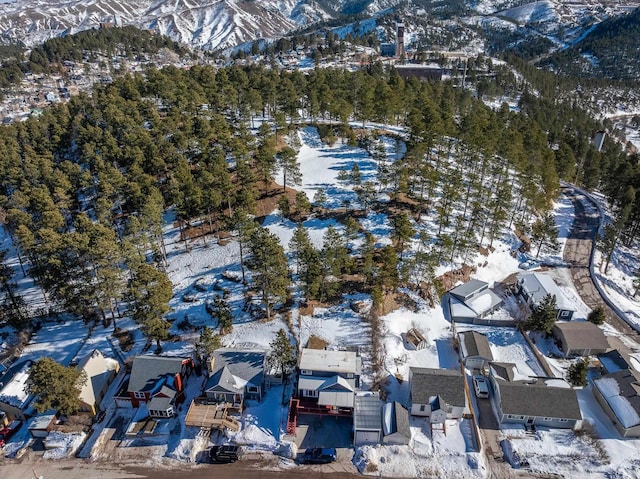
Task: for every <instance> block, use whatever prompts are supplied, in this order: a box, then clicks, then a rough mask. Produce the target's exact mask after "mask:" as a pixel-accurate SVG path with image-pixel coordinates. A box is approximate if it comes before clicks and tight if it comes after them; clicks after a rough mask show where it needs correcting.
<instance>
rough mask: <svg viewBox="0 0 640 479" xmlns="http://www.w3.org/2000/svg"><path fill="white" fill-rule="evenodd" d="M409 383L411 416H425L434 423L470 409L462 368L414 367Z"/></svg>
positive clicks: (454, 417) (460, 414)
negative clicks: (458, 369) (460, 369)
mask: <svg viewBox="0 0 640 479" xmlns="http://www.w3.org/2000/svg"><path fill="white" fill-rule="evenodd" d="M409 382H410V385H411V386H410V388H411V415H412V416H425V417H429V418H430V420H431V422H433V423H443V422H444V420H446V419H459V418H461V417H462V416H463V414H466V413H467V412H469V406H468V403H467V395H466V392H465V379H464V376H463V375H462V373H461V372H460V371H457V370H453V369H432V368H411V369H410V372H409Z"/></svg>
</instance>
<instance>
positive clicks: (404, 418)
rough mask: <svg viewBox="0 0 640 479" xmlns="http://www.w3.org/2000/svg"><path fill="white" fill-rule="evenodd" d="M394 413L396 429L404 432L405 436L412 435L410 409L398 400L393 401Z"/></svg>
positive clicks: (401, 432)
mask: <svg viewBox="0 0 640 479" xmlns="http://www.w3.org/2000/svg"><path fill="white" fill-rule="evenodd" d="M393 413H394V417H393V419H394V421H393V425H394V426H395V431H396V432H398V433H400V434H402V435H403V436H405V437H409V438H410V437H411V430H410V429H409V411H408V410H407V408H405V407H404V406H403V405H402V404H400V403H399V402H398V401H395V402H394V403H393Z"/></svg>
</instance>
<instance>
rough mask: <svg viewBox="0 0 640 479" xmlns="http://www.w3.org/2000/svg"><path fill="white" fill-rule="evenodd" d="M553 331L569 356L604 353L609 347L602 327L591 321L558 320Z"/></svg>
mask: <svg viewBox="0 0 640 479" xmlns="http://www.w3.org/2000/svg"><path fill="white" fill-rule="evenodd" d="M552 332H553V336H554V337H555V338H556V339H557V340H558V341H560V347H561V349H562V351H563V352H564V355H565V356H567V357H568V356H589V355H592V354H602V353H606V352H607V350H608V349H609V342H608V341H607V337H606V336H605V335H604V333H603V332H602V329H600V328H599V327H598V326H596V325H595V324H593V323H590V322H589V321H578V322H570V323H569V322H558V323H556V324H554V325H553V331H552Z"/></svg>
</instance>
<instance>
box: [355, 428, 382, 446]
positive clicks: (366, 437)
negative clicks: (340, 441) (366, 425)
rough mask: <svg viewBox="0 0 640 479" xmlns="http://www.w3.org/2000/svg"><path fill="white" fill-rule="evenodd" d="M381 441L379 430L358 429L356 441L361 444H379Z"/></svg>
mask: <svg viewBox="0 0 640 479" xmlns="http://www.w3.org/2000/svg"><path fill="white" fill-rule="evenodd" d="M379 441H380V432H379V431H356V434H355V438H354V442H355V443H356V445H360V444H377V443H378V442H379Z"/></svg>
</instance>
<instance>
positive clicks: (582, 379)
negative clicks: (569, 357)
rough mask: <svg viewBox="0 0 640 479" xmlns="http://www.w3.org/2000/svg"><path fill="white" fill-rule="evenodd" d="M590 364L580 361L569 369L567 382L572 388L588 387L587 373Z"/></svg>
mask: <svg viewBox="0 0 640 479" xmlns="http://www.w3.org/2000/svg"><path fill="white" fill-rule="evenodd" d="M588 369H589V364H588V363H587V362H586V361H584V360H578V361H576V362H575V363H573V364H572V365H571V366H569V369H567V380H568V381H569V384H571V385H572V386H586V385H587V371H588Z"/></svg>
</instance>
